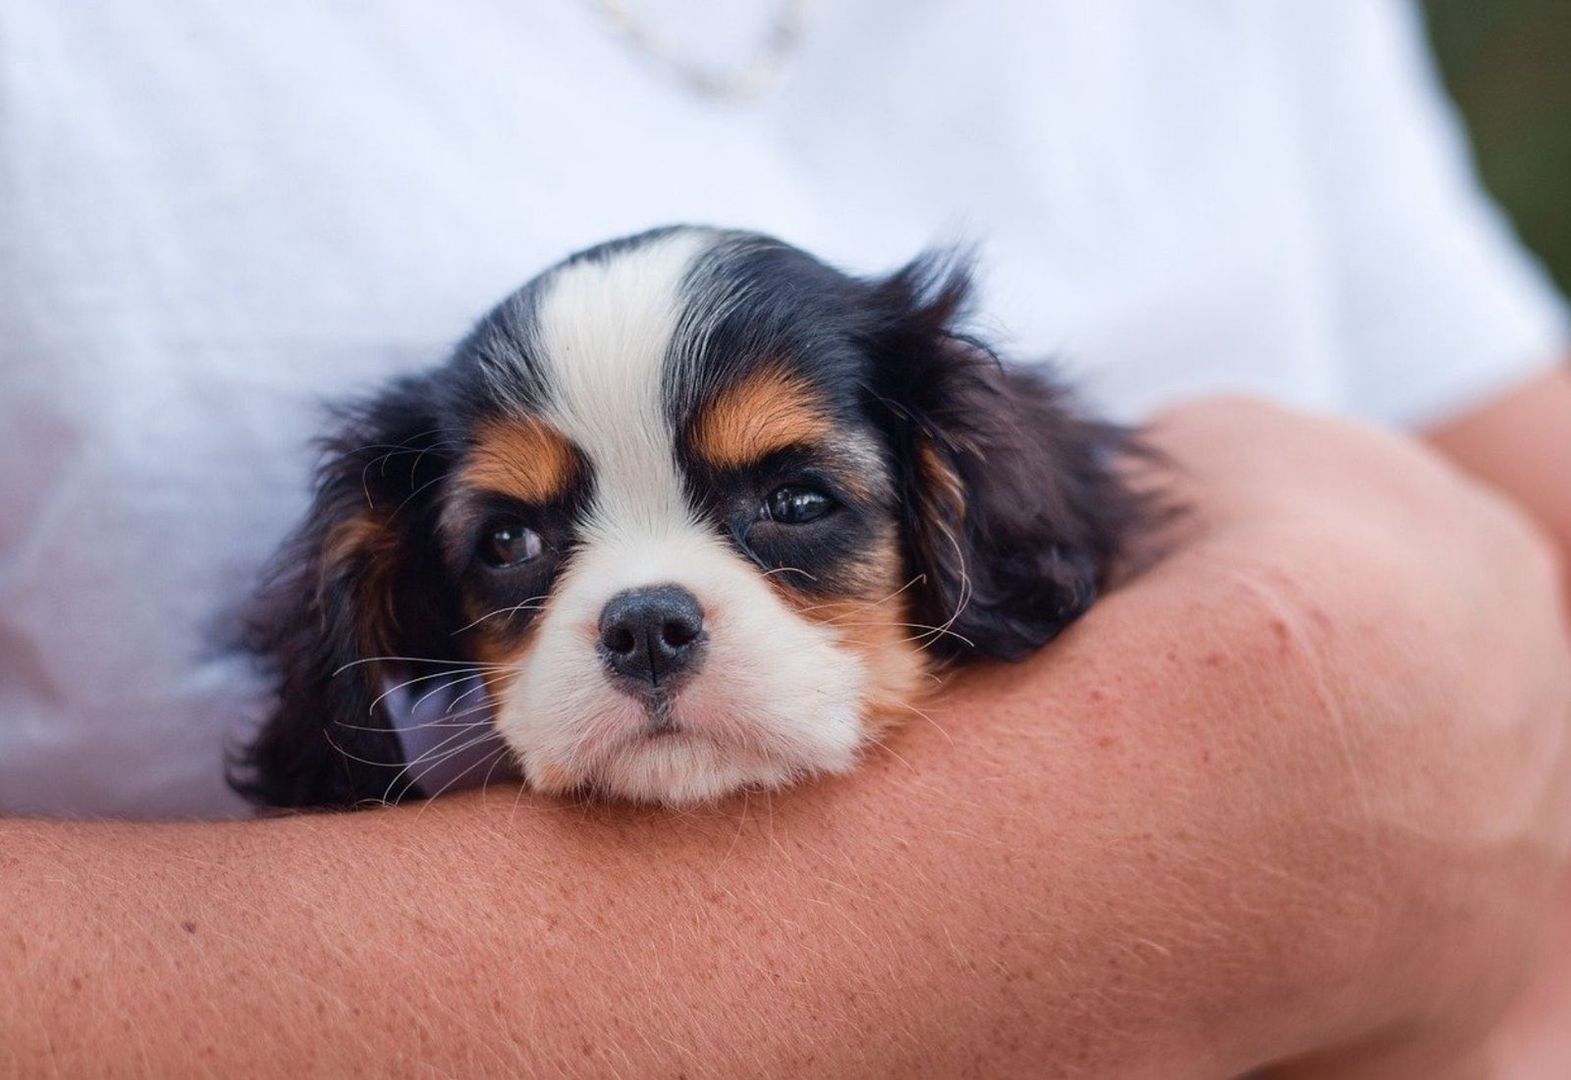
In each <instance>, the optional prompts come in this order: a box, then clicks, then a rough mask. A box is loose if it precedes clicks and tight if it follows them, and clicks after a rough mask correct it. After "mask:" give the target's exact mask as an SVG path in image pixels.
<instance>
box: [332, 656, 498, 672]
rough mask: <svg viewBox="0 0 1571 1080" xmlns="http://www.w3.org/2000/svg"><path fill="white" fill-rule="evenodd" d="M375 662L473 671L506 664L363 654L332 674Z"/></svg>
mask: <svg viewBox="0 0 1571 1080" xmlns="http://www.w3.org/2000/svg"><path fill="white" fill-rule="evenodd" d="M376 663H389V664H393V663H397V664H448V665H457V667H461V668H465V669H473V670H475V671H481V670H485V669H496V668H505V667H507V665H506V664H460V663H458V661H456V660H451V659H448V660H444V659H442V658H440V657H435V656H363V657H361V658H360V659H359V660H351V661H349V663H347V664H345V665H343V666H342V667H340V668H339V669H338V670H336V671H334V672H333V675H334V676H337V675H340V674H342V673H343V672H345V671H348V670H349V669H350V668H352V667H359V666H360V665H361V664H376Z"/></svg>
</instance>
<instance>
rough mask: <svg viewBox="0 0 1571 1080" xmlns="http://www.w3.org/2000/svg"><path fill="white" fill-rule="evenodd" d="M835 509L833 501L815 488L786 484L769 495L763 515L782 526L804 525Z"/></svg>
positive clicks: (765, 501)
mask: <svg viewBox="0 0 1571 1080" xmlns="http://www.w3.org/2000/svg"><path fill="white" fill-rule="evenodd" d="M834 508H835V500H834V499H833V498H832V497H830V496H829V495H826V494H824V493H823V492H822V491H819V490H818V489H817V488H810V487H803V486H801V485H800V484H787V485H785V486H784V487H778V488H776V489H775V490H774V491H772V492H770V493H769V498H767V499H765V500H764V513H765V514H766V515H767V516H768V517H769V520H770V521H778V522H779V523H780V524H782V525H806V524H807V523H808V522H809V521H817V520H818V519H819V518H821V517H823V516H824V515H825V514H827V513H829V511H831V510H833V509H834Z"/></svg>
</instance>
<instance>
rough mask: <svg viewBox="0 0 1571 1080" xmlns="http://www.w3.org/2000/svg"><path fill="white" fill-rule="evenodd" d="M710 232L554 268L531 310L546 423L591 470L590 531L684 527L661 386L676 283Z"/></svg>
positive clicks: (677, 305)
mask: <svg viewBox="0 0 1571 1080" xmlns="http://www.w3.org/2000/svg"><path fill="white" fill-rule="evenodd" d="M713 242H714V238H713V236H712V235H710V234H707V233H703V232H698V231H680V232H675V233H672V234H671V235H669V236H665V237H661V238H660V239H657V240H653V241H649V242H647V243H645V244H642V245H640V246H638V247H634V248H631V249H629V250H627V251H625V252H620V253H618V254H615V255H612V256H611V257H609V258H607V259H604V260H585V261H583V262H579V263H576V264H574V265H571V266H567V267H564V268H563V269H561V270H559V271H557V272H556V273H555V274H553V275H552V276H551V278H550V279H549V280H548V281H547V283H546V288H545V291H544V295H543V296H542V298H541V300H540V303H539V307H538V308H537V309H536V319H537V322H536V334H537V338H536V341H537V345H538V351H539V355H540V360H541V362H542V363H543V365H544V366H545V368H546V370H547V372H548V382H549V383H550V385H551V388H552V400H551V402H550V405H549V412H548V418H549V419H550V420H551V422H552V423H554V424H556V425H557V426H558V427H559V428H560V429H561V430H562V433H563V434H565V435H566V436H567V437H568V438H569V439H571V440H572V441H573V442H574V443H575V444H577V446H578V447H579V449H580V450H582V451H583V452H584V454H585V455H586V456H587V457H588V458H589V462H590V464H591V466H592V468H593V470H594V477H595V499H594V516H593V519H592V520H591V521H590V522H588V523H587V524H588V526H589V528H590V529H591V530H595V531H601V532H604V531H606V530H615V531H617V532H621V531H624V530H633V531H637V532H643V533H650V534H655V535H660V534H666V533H669V532H670V531H673V530H678V529H683V528H690V527H691V522H690V516H689V513H688V509H687V505H686V502H685V500H684V498H683V495H682V485H681V479H680V477H679V476H678V475H677V467H676V459H675V437H674V433H673V432H672V430H671V423H670V420H669V418H668V417H667V415H666V408H665V402H664V400H663V394H662V386H663V382H664V376H665V365H666V357H667V356H668V355H670V353H671V343H672V340H673V337H674V336H675V334H676V333H677V329H678V323H679V321H680V319H681V315H682V304H683V297H682V291H681V284H682V279H683V277H684V275H685V274H686V273H687V271H688V269H689V268H690V267H691V266H692V264H693V261H694V260H695V259H696V258H697V257H698V256H699V255H701V254H702V253H703V251H704V250H705V249H706V248H708V247H709V246H710V245H711V244H712V243H713Z"/></svg>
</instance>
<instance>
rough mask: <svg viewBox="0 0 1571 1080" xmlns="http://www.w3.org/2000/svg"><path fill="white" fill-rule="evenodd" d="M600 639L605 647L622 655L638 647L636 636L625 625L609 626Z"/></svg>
mask: <svg viewBox="0 0 1571 1080" xmlns="http://www.w3.org/2000/svg"><path fill="white" fill-rule="evenodd" d="M600 640H602V641H604V642H605V647H606V648H608V649H610V650H611V651H612V652H614V653H619V654H622V655H626V654H627V653H630V652H632V651H633V650H634V649H636V648H638V638H637V637H635V636H634V635H633V632H632V631H631V630H629V629H628V628H627V627H625V626H613V627H610V628H609V629H608V630H607V632H606V633H605V635H604V636H602V637H601V639H600Z"/></svg>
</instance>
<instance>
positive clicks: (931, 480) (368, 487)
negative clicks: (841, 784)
mask: <svg viewBox="0 0 1571 1080" xmlns="http://www.w3.org/2000/svg"><path fill="white" fill-rule="evenodd" d="M964 288H965V283H964V280H963V277H961V276H960V275H958V274H954V275H950V276H948V277H943V276H940V275H938V274H936V272H935V271H934V270H933V269H932V265H931V264H928V263H918V264H913V266H912V267H908V268H907V269H906V270H904V271H902V272H900V273H898V274H896V275H894V276H893V277H891V278H889V279H887V280H884V281H879V282H863V281H858V280H856V279H852V278H849V277H846V276H844V275H842V274H839V273H837V272H835V271H833V270H831V269H829V268H828V267H826V266H824V265H823V264H821V263H819V262H817V261H816V260H814V259H812V258H811V257H809V256H807V255H805V254H803V253H801V252H799V251H797V250H795V249H793V248H790V247H788V246H786V245H783V244H780V243H779V242H777V241H773V240H769V239H768V238H764V237H760V236H756V235H752V234H738V233H723V232H717V231H712V230H699V229H676V230H665V231H661V232H658V233H653V234H647V235H645V236H642V237H637V238H633V239H632V240H628V241H620V242H616V243H613V244H610V245H606V246H604V247H602V248H598V249H593V250H591V251H590V252H586V253H584V254H582V255H579V256H576V257H574V258H573V259H571V260H569V261H568V262H566V263H564V264H563V265H561V266H559V267H556V268H554V269H553V270H551V271H549V272H547V273H546V274H544V275H542V276H541V277H540V278H538V279H536V280H535V281H533V282H531V283H530V284H529V285H527V286H525V287H524V288H523V289H522V290H520V291H519V292H518V293H516V294H515V295H514V296H512V297H510V298H509V299H508V300H507V301H505V302H504V303H503V304H502V305H500V306H499V307H498V308H497V309H496V310H495V311H493V312H492V313H491V314H490V315H489V316H488V317H487V318H486V319H485V320H484V321H483V322H482V323H481V324H480V326H479V327H477V329H476V330H475V332H474V333H473V334H472V335H471V336H470V337H469V339H467V340H466V341H465V342H464V343H463V344H462V345H461V346H460V348H459V350H458V352H457V353H456V355H455V357H454V358H453V360H452V361H450V362H449V363H448V364H447V365H446V366H445V367H443V368H442V369H440V370H438V371H437V372H435V373H433V374H432V375H430V376H428V377H425V378H423V379H420V380H416V381H413V382H410V383H406V384H403V385H400V386H398V387H395V388H393V390H391V391H389V392H388V394H386V395H384V396H383V398H382V399H380V400H379V401H378V402H376V403H374V404H373V405H372V406H371V407H370V408H369V409H368V410H367V411H366V412H365V413H363V414H362V415H361V416H360V417H359V418H358V419H357V420H355V421H353V422H352V423H351V424H350V425H349V430H347V431H346V432H345V433H344V435H343V437H341V438H340V439H339V440H338V442H337V445H336V447H335V450H336V454H335V456H334V457H333V458H331V459H330V461H329V464H328V466H327V468H326V469H325V470H324V473H323V479H322V482H321V485H320V487H319V495H318V503H317V507H316V510H315V513H314V515H313V519H312V521H311V522H310V523H308V525H307V526H306V528H305V529H304V530H303V532H302V534H301V537H300V538H299V540H297V544H296V551H297V554H296V555H295V556H294V557H293V560H292V562H291V563H290V566H291V568H292V572H288V573H286V574H285V577H284V579H283V581H282V583H281V585H280V587H279V588H278V589H277V590H275V602H276V600H277V598H278V596H279V594H282V595H284V596H285V597H289V598H292V600H286V601H285V602H286V603H289V602H293V603H295V604H297V605H301V606H303V607H304V608H305V609H306V611H307V612H314V615H315V618H314V619H312V618H306V619H301V618H299V617H298V616H297V617H295V618H292V619H291V618H290V617H288V616H278V615H274V616H273V619H274V621H273V622H272V623H271V624H270V623H269V621H268V619H267V618H266V617H265V616H264V619H263V623H262V625H263V627H264V638H263V640H262V641H261V642H260V643H259V644H260V647H261V648H262V649H263V650H264V651H265V652H267V653H268V654H269V655H271V656H272V657H274V658H275V660H276V661H277V662H278V664H279V667H280V670H281V674H282V676H283V679H282V690H283V695H282V696H283V704H282V708H281V710H280V713H279V715H278V717H276V718H275V720H274V723H273V725H272V726H271V727H270V728H269V729H268V730H266V731H264V733H263V737H262V739H261V740H259V742H258V744H257V746H256V748H254V750H253V753H252V758H251V762H252V764H253V766H254V767H255V772H256V778H257V780H258V781H260V783H256V782H253V785H252V790H253V791H255V792H258V793H259V794H260V795H261V797H262V798H264V799H265V800H267V801H272V802H295V803H298V802H309V803H315V802H341V801H351V800H352V799H353V798H356V797H364V796H366V795H371V796H382V797H385V796H386V795H388V794H390V793H392V794H396V793H397V792H398V780H397V777H396V776H393V777H392V778H391V779H389V774H387V773H386V772H385V771H383V770H380V769H376V768H373V767H374V766H375V765H377V764H378V763H377V761H376V758H375V757H371V756H367V754H380V755H381V756H383V757H389V758H396V754H390V753H389V751H390V747H389V746H388V745H387V744H386V743H385V742H382V743H378V744H376V745H369V746H368V745H367V742H368V740H367V739H366V738H365V734H367V733H364V732H362V735H360V736H357V737H355V738H353V739H351V738H349V737H348V735H349V732H350V731H351V730H353V728H360V729H366V728H370V729H373V731H372V732H371V733H369V734H374V729H375V728H376V727H378V726H385V720H384V721H383V722H382V725H378V724H375V723H367V719H368V718H367V717H366V716H363V715H362V716H358V717H356V718H355V723H354V725H353V728H352V727H351V726H350V725H348V724H340V725H339V728H340V729H341V730H337V731H336V733H335V730H334V729H333V727H332V726H331V724H329V726H328V727H327V728H326V729H325V730H324V729H323V725H322V723H321V721H320V719H318V720H317V721H316V722H315V723H314V725H313V724H312V723H311V722H310V721H307V722H306V723H305V725H304V726H305V727H306V730H303V731H302V730H301V728H302V724H301V723H300V722H299V721H297V720H294V719H292V718H291V717H292V715H293V710H294V709H295V708H296V707H299V708H302V709H303V708H306V707H307V703H306V702H305V701H303V700H299V699H302V698H305V697H307V696H310V695H313V694H314V695H318V696H319V697H322V698H326V699H327V701H328V702H329V703H330V704H331V703H334V702H338V701H339V699H341V698H343V697H344V696H345V695H346V694H347V695H348V696H349V697H350V698H352V699H353V700H351V701H345V702H342V704H344V705H346V706H350V707H355V706H358V705H359V704H360V703H361V700H362V699H363V698H364V697H365V695H367V694H370V693H371V691H373V690H375V689H376V686H377V683H376V680H375V679H374V678H371V679H367V676H370V675H372V672H365V671H345V670H344V668H345V667H346V666H347V667H354V666H357V665H361V664H362V663H364V662H367V661H370V663H369V664H367V665H366V666H369V667H372V668H375V667H377V666H378V665H379V664H383V663H387V664H395V665H396V664H398V663H399V661H396V660H385V661H384V660H379V659H375V658H378V657H404V658H406V659H405V661H403V662H404V663H414V662H426V663H436V664H439V665H447V666H451V667H452V668H453V669H454V670H455V671H456V670H458V669H460V668H461V667H463V666H465V665H468V666H470V667H472V668H475V669H477V670H479V671H480V672H481V674H482V676H483V678H484V680H485V684H486V686H487V688H488V690H489V700H490V710H489V715H488V717H487V719H488V721H489V722H490V723H491V724H494V726H495V729H496V731H497V732H498V733H499V734H500V735H501V737H502V739H504V740H505V742H506V744H507V746H508V747H509V748H510V749H511V751H512V754H513V757H514V759H515V760H516V762H517V763H518V765H519V766H520V768H521V770H522V772H523V774H524V776H525V777H526V778H527V780H528V781H529V782H530V783H531V784H532V785H534V786H536V787H537V788H540V789H544V790H548V791H570V790H591V791H596V792H600V793H605V794H610V795H614V796H619V797H627V798H632V799H637V800H641V801H660V802H666V803H671V804H686V803H691V802H694V801H698V800H703V799H708V798H711V797H714V796H717V795H720V794H723V793H725V792H728V791H731V790H735V789H737V788H741V787H756V786H775V785H779V784H782V783H784V782H787V781H789V780H791V779H793V778H795V777H798V776H801V775H805V774H809V773H814V772H822V771H838V770H843V769H846V768H848V767H849V766H850V765H851V764H852V763H853V762H854V760H855V758H856V754H857V752H858V750H859V748H860V747H862V746H863V744H864V743H866V742H867V741H868V740H869V739H870V738H873V737H875V736H876V735H877V733H878V732H879V730H880V729H881V727H882V726H883V725H885V724H887V723H888V722H889V720H890V719H892V718H894V717H895V716H897V715H899V714H900V713H901V712H902V711H904V710H907V709H908V708H909V707H910V703H911V702H912V701H913V700H914V699H915V698H916V696H917V695H918V692H919V690H920V688H921V686H922V684H923V681H924V675H925V671H926V669H927V667H928V665H929V661H930V660H931V658H932V657H934V656H950V657H954V656H966V655H996V656H1018V655H1021V654H1023V653H1025V652H1027V651H1029V650H1030V649H1031V648H1034V647H1035V646H1037V645H1039V644H1041V643H1042V642H1043V641H1045V640H1047V638H1048V637H1050V636H1051V635H1052V634H1053V633H1054V632H1055V631H1056V630H1057V629H1058V628H1059V627H1061V626H1062V625H1064V623H1066V622H1067V621H1068V620H1070V619H1072V618H1073V617H1074V616H1075V615H1076V614H1078V613H1079V612H1080V611H1081V610H1083V609H1084V607H1085V606H1086V605H1087V604H1088V603H1089V602H1090V599H1091V597H1092V596H1093V594H1094V589H1095V586H1096V583H1097V580H1098V578H1099V576H1100V574H1101V571H1102V568H1103V567H1104V566H1105V564H1106V562H1107V560H1108V559H1109V558H1110V557H1111V554H1112V551H1113V548H1114V546H1115V544H1116V539H1117V534H1118V533H1119V532H1121V531H1122V530H1123V529H1124V528H1125V527H1126V526H1127V524H1128V522H1129V521H1131V520H1132V519H1133V517H1134V515H1135V513H1136V512H1137V500H1135V499H1134V498H1133V497H1132V496H1130V495H1129V494H1128V493H1127V492H1125V491H1124V490H1123V489H1122V488H1121V487H1120V486H1119V485H1118V482H1117V480H1116V478H1115V477H1114V476H1113V475H1112V472H1111V467H1112V462H1111V461H1110V452H1111V451H1112V450H1115V449H1116V448H1117V445H1116V439H1117V433H1116V432H1114V431H1113V430H1112V429H1110V428H1107V427H1105V426H1103V425H1097V424H1093V423H1088V422H1086V421H1083V420H1081V419H1079V418H1077V417H1075V416H1073V415H1072V414H1071V413H1070V412H1068V411H1067V410H1066V409H1065V408H1064V406H1063V404H1062V402H1061V401H1060V400H1059V397H1058V395H1057V394H1056V393H1055V392H1054V391H1053V390H1052V389H1051V388H1049V387H1047V386H1046V385H1045V384H1043V383H1042V382H1040V381H1038V380H1035V379H1029V378H1026V377H1024V376H1020V375H1010V374H1007V373H1005V372H1004V371H1003V370H1002V369H1001V368H999V367H998V366H997V365H996V363H995V362H994V360H993V358H992V357H991V355H990V354H988V353H987V352H986V351H985V349H983V348H982V347H981V346H980V345H979V344H977V343H976V342H974V341H970V340H967V339H964V338H961V337H959V336H958V335H957V334H956V333H955V332H954V330H953V328H952V326H951V323H952V320H953V318H954V315H955V311H956V308H957V307H958V305H959V304H960V303H961V301H962V299H963V295H964ZM362 440H364V442H363V444H361V441H362ZM357 444H360V445H357ZM357 489H358V490H357ZM362 492H363V495H362V494H361V493H362ZM357 495H359V496H360V497H359V498H355V496H357ZM302 548H303V549H304V554H303V556H302V555H301V554H299V551H300V549H302ZM302 600H303V605H302V603H301V602H302ZM276 610H277V608H276V606H275V608H274V611H275V612H276ZM308 625H314V627H315V629H314V630H312V629H307V628H306V627H307V626H308ZM340 661H342V663H341V664H340V663H339V662H340ZM330 667H332V668H334V670H335V671H336V675H332V676H329V677H328V678H327V680H326V682H324V680H323V676H324V675H325V674H326V672H327V669H328V668H330ZM395 670H397V669H396V668H395ZM420 674H421V675H422V676H429V675H430V674H431V673H429V672H424V671H422V672H420ZM342 678H347V679H348V680H349V681H348V683H347V684H340V686H339V687H338V688H337V696H336V697H335V696H334V692H333V689H332V688H331V687H330V686H329V685H328V683H331V682H334V681H336V680H338V679H342ZM357 683H365V684H366V685H365V687H364V689H363V691H360V692H357V691H356V689H352V688H353V687H355V686H356V684H357ZM346 686H347V687H350V688H351V689H346ZM321 711H322V710H321V706H320V705H319V706H318V707H317V715H318V716H320V715H321ZM367 711H368V712H369V713H371V716H370V719H371V720H372V721H375V720H376V719H377V717H376V715H375V714H376V711H377V709H376V702H375V700H374V698H373V699H372V700H371V701H370V702H369V704H368V705H367ZM312 727H314V728H315V729H316V730H315V731H313V730H310V729H311V728H312ZM313 736H315V739H316V740H324V739H325V741H326V742H327V743H328V745H329V747H330V749H329V751H328V752H327V753H328V757H327V758H326V759H322V758H320V757H319V756H318V755H314V754H312V753H309V752H306V750H304V749H303V748H302V746H301V743H302V741H304V742H305V743H313V742H314V741H315V740H314V739H313ZM350 742H352V743H354V745H355V746H358V747H359V749H360V750H361V751H363V752H362V753H359V754H356V753H353V752H351V751H349V750H347V749H345V744H346V743H350ZM333 749H336V750H337V751H338V752H339V759H338V760H337V761H334V760H333V759H332V756H331V750H333ZM357 758H358V763H357V762H356V761H355V759H357ZM393 763H394V762H393V760H388V761H387V765H388V766H389V767H391V766H392V764H393ZM302 765H303V766H304V768H302ZM357 770H358V771H357ZM361 774H366V775H361ZM378 784H380V785H382V787H384V788H388V787H391V788H392V789H393V790H392V791H391V792H389V791H385V790H375V789H374V786H375V785H378ZM368 787H371V788H373V790H367V788H368ZM345 795H347V796H348V797H349V798H348V799H345V798H344V796H345Z"/></svg>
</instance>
